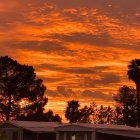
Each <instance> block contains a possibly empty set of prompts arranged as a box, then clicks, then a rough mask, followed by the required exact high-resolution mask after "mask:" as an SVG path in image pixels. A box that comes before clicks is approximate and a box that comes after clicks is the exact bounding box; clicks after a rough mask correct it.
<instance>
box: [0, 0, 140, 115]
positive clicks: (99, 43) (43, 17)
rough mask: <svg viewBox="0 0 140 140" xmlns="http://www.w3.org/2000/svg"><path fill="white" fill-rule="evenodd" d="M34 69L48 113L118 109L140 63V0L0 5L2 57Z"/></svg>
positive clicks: (15, 0)
mask: <svg viewBox="0 0 140 140" xmlns="http://www.w3.org/2000/svg"><path fill="white" fill-rule="evenodd" d="M5 55H8V56H10V57H12V58H13V59H16V60H18V61H19V62H20V63H22V64H28V65H33V66H34V68H35V70H36V73H37V77H39V78H42V79H43V81H44V84H45V85H46V87H47V91H46V93H45V95H46V96H47V97H48V99H49V102H48V104H47V106H46V110H48V109H52V110H53V111H54V112H55V113H60V114H62V113H64V110H65V107H66V102H67V101H69V100H73V99H74V100H79V101H80V104H81V105H89V104H90V103H92V102H96V103H97V104H104V105H113V104H114V102H113V99H112V95H113V94H116V93H117V92H118V89H119V87H121V86H122V85H132V86H133V83H132V82H131V81H129V80H128V77H127V65H128V64H129V62H130V61H131V60H132V59H134V58H140V0H0V56H5Z"/></svg>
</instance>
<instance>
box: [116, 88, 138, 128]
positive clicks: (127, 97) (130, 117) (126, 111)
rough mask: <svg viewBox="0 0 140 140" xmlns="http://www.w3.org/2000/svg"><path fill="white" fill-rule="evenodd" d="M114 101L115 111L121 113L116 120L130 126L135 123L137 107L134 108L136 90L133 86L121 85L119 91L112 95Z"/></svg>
mask: <svg viewBox="0 0 140 140" xmlns="http://www.w3.org/2000/svg"><path fill="white" fill-rule="evenodd" d="M114 100H115V101H116V103H117V105H116V113H117V114H119V116H120V115H121V116H122V118H120V117H118V121H120V120H121V121H122V122H118V124H119V123H123V124H126V125H130V126H136V125H137V108H136V90H135V89H134V88H133V87H128V86H122V87H121V88H120V89H119V92H118V93H117V94H116V95H114Z"/></svg>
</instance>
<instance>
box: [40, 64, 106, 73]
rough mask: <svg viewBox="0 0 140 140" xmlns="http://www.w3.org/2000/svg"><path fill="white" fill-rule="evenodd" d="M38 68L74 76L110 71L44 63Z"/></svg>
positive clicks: (100, 67)
mask: <svg viewBox="0 0 140 140" xmlns="http://www.w3.org/2000/svg"><path fill="white" fill-rule="evenodd" d="M38 68H43V69H46V70H52V71H59V72H65V73H73V74H95V73H97V72H101V71H102V70H105V69H108V68H109V67H107V66H95V67H68V66H67V67H64V66H62V65H61V66H60V65H59V64H49V63H44V64H40V65H39V66H38Z"/></svg>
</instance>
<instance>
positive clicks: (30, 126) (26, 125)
mask: <svg viewBox="0 0 140 140" xmlns="http://www.w3.org/2000/svg"><path fill="white" fill-rule="evenodd" d="M7 123H9V124H11V125H14V126H16V127H19V128H23V129H25V130H29V131H32V132H40V133H41V132H54V131H55V130H54V128H55V127H57V126H59V123H56V122H36V121H8V122H7Z"/></svg>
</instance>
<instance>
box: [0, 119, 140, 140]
mask: <svg viewBox="0 0 140 140" xmlns="http://www.w3.org/2000/svg"><path fill="white" fill-rule="evenodd" d="M0 129H1V131H3V132H5V133H6V134H7V138H8V140H140V129H139V128H133V127H129V126H123V125H95V124H81V123H80V124H60V123H53V122H31V121H8V122H6V123H3V124H1V125H0Z"/></svg>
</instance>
